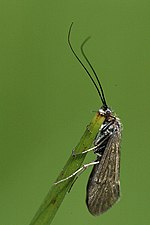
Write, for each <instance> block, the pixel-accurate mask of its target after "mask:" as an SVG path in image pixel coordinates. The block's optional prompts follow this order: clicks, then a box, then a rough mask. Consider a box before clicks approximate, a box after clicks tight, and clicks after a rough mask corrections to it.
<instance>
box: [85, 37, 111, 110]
mask: <svg viewBox="0 0 150 225" xmlns="http://www.w3.org/2000/svg"><path fill="white" fill-rule="evenodd" d="M90 38H91V37H87V38H86V39H85V41H84V42H83V43H82V45H81V52H82V55H83V57H84V58H85V60H86V61H87V63H88V65H89V66H90V68H91V70H92V71H93V73H94V75H95V78H96V80H97V82H98V84H99V87H100V90H101V94H102V98H103V101H102V102H103V104H104V107H106V108H108V107H107V103H106V99H105V95H104V91H103V88H102V85H101V82H100V80H99V78H98V76H97V74H96V72H95V69H94V68H93V66H92V64H91V63H90V61H89V59H88V58H87V56H86V54H85V52H84V48H83V47H84V45H85V44H86V42H87V41H88V40H89V39H90Z"/></svg>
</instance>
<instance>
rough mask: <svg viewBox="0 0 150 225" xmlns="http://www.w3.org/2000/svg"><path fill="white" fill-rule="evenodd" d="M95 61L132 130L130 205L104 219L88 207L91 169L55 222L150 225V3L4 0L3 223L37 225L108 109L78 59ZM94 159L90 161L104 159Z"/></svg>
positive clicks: (125, 159)
mask: <svg viewBox="0 0 150 225" xmlns="http://www.w3.org/2000/svg"><path fill="white" fill-rule="evenodd" d="M72 21H74V27H73V30H72V42H73V45H74V47H75V49H76V51H77V52H78V53H79V55H80V49H79V47H80V44H81V43H82V42H83V40H84V39H85V38H86V37H87V36H89V35H91V36H92V39H91V40H90V41H89V42H88V43H87V45H86V53H87V55H88V56H89V58H90V60H91V62H92V64H93V65H94V66H95V68H96V70H97V73H98V74H99V77H100V78H101V80H102V84H103V87H104V90H105V94H106V98H107V101H108V104H109V105H110V106H111V107H112V109H113V110H114V111H115V112H116V113H117V115H119V117H120V118H121V121H122V123H123V127H124V129H123V136H122V146H121V190H122V192H121V200H120V201H119V203H118V204H116V205H115V206H114V207H113V208H112V209H111V210H110V211H108V212H107V213H106V214H104V215H102V216H100V217H93V216H91V215H90V214H89V212H88V211H87V209H86V205H85V189H86V184H87V180H88V176H89V173H90V169H88V170H87V171H86V172H85V173H84V174H82V176H80V178H79V179H78V181H77V182H76V183H75V185H74V186H73V188H72V190H71V192H70V193H69V194H67V195H66V198H65V200H64V201H63V204H62V205H61V207H60V209H59V211H58V213H57V214H56V217H55V219H54V221H53V224H56V225H62V221H63V224H68V225H69V224H70V222H71V224H72V225H73V224H79V225H80V224H82V225H97V224H103V225H109V224H117V225H120V224H121V225H141V224H142V225H143V224H144V225H148V224H149V221H150V213H149V202H150V179H149V176H150V175H149V174H150V172H149V171H150V142H149V123H150V119H149V114H150V105H149V97H150V94H149V84H150V76H149V74H150V63H149V61H150V60H149V59H150V1H148V0H143V1H140V0H136V1H135V0H113V1H111V0H105V1H101V0H93V1H85V0H76V1H72V0H70V1H69V0H66V1H61V0H59V1H58V0H55V1H48V0H44V1H39V0H26V1H23V0H22V1H21V0H11V1H9V0H1V1H0V224H3V225H28V224H29V222H30V221H31V219H32V218H33V216H34V214H35V212H36V211H37V209H38V208H39V206H40V204H41V202H42V201H43V198H44V197H45V195H46V194H47V192H48V190H49V188H50V186H51V185H52V183H53V182H54V180H55V178H56V177H57V175H58V173H59V172H60V170H61V169H62V167H63V165H64V164H65V162H66V160H67V159H68V157H69V156H70V154H71V151H72V149H73V148H74V147H75V146H76V144H77V143H78V142H79V140H80V137H81V136H82V134H83V132H84V130H85V127H86V125H87V124H88V123H89V122H90V120H91V118H92V117H93V116H94V112H93V111H96V110H97V109H99V107H100V106H101V103H100V101H99V98H98V95H97V93H96V90H95V89H94V87H93V86H92V84H91V82H90V80H89V78H88V77H87V76H86V74H85V72H84V71H83V69H82V68H81V66H80V65H79V64H78V62H77V61H76V60H75V59H74V57H73V55H72V53H71V52H70V49H69V47H68V44H67V33H68V28H69V26H70V24H71V22H72ZM94 159H95V156H94V154H93V153H89V155H88V156H87V158H86V160H85V161H86V162H90V161H91V160H94Z"/></svg>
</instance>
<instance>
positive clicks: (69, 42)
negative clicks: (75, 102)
mask: <svg viewBox="0 0 150 225" xmlns="http://www.w3.org/2000/svg"><path fill="white" fill-rule="evenodd" d="M72 26H73V22H72V23H71V25H70V28H69V32H68V44H69V47H70V49H71V51H72V53H73V54H74V56H75V57H76V59H77V60H78V62H79V63H80V64H81V66H82V67H83V69H84V70H85V71H86V73H87V74H88V76H89V77H90V79H91V80H92V83H93V84H94V86H95V88H96V90H97V92H98V94H99V96H100V99H101V101H102V103H103V105H104V106H106V105H105V104H104V103H105V102H104V100H103V97H102V95H101V93H100V90H99V89H98V87H97V84H96V83H95V81H94V79H93V77H92V76H91V74H90V72H89V71H88V69H87V68H86V67H85V65H84V64H83V63H82V61H81V59H80V58H79V57H78V55H77V54H76V52H75V51H74V49H73V47H72V44H71V41H70V36H71V29H72Z"/></svg>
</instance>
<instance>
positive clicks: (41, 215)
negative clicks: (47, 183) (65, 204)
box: [30, 113, 105, 225]
mask: <svg viewBox="0 0 150 225" xmlns="http://www.w3.org/2000/svg"><path fill="white" fill-rule="evenodd" d="M104 119H105V118H104V117H103V116H101V115H100V114H99V113H96V115H95V116H94V118H93V119H92V121H91V122H90V124H89V125H88V126H87V128H86V130H85V132H84V134H83V136H82V138H81V140H80V142H79V144H78V145H77V146H76V148H75V153H81V152H82V151H84V150H86V149H88V148H90V147H91V145H92V144H93V141H94V139H95V137H96V134H97V133H98V130H99V128H100V126H101V125H102V123H103V122H104ZM85 156H86V154H79V155H76V156H72V154H71V156H70V158H69V159H68V161H67V163H66V165H65V166H64V168H63V170H62V171H61V172H60V174H59V176H58V178H57V179H56V181H59V180H62V179H63V178H66V177H68V176H69V175H71V174H72V173H73V172H75V171H76V170H78V169H79V168H80V167H81V166H82V163H83V161H84V159H85ZM73 182H74V177H72V178H70V179H68V180H66V181H64V182H62V183H59V184H57V185H52V187H51V189H50V190H49V193H48V194H47V196H46V198H45V200H44V202H43V203H42V205H41V206H40V208H39V210H38V211H37V213H36V214H35V216H34V218H33V220H32V221H31V223H30V225H49V224H51V222H52V220H53V218H54V216H55V214H56V212H57V210H58V208H59V206H60V204H61V203H62V201H63V199H64V197H65V194H66V193H67V191H68V190H69V189H70V187H71V185H72V184H73Z"/></svg>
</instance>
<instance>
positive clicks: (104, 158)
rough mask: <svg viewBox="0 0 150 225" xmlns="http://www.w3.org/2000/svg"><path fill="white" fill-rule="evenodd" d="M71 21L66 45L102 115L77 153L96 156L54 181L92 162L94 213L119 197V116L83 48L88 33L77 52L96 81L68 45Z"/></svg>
mask: <svg viewBox="0 0 150 225" xmlns="http://www.w3.org/2000/svg"><path fill="white" fill-rule="evenodd" d="M72 25H73V23H72V24H71V26H70V29H69V33H68V43H69V46H70V48H71V51H72V52H73V54H74V56H75V57H76V59H77V60H78V61H79V63H80V64H81V66H82V67H83V68H84V70H85V71H86V73H87V75H88V76H89V77H90V79H91V81H92V83H93V84H94V86H95V88H96V90H97V92H98V95H99V97H100V100H101V102H102V107H101V108H100V109H99V113H100V114H101V115H102V116H104V117H105V120H104V123H103V124H102V126H101V128H100V129H99V132H98V134H97V136H96V138H95V140H94V143H93V144H94V147H92V148H91V149H88V150H85V151H84V152H82V153H81V154H84V153H87V152H89V151H94V153H95V154H96V156H97V158H96V160H95V161H94V162H91V163H89V164H86V165H84V166H83V167H82V168H80V169H79V170H77V171H75V173H74V174H72V175H70V176H69V177H67V178H65V179H63V180H61V181H58V182H57V183H60V182H62V181H64V180H66V179H69V178H70V177H73V176H75V175H76V174H78V173H79V172H81V171H83V170H85V169H86V168H87V167H89V166H91V165H93V169H92V172H91V174H90V177H89V180H88V184H87V190H86V204H87V208H88V210H89V212H90V213H91V214H92V215H95V216H96V215H100V214H102V213H104V212H106V211H107V210H108V209H109V208H111V206H112V205H113V204H114V203H115V202H116V201H117V200H118V199H119V197H120V140H121V130H122V126H121V123H120V120H119V118H118V117H116V116H115V115H114V114H113V112H112V111H111V109H110V108H109V107H108V105H107V102H106V98H105V95H104V91H103V88H102V85H101V82H100V80H99V78H98V76H97V74H96V72H95V70H94V68H93V66H92V65H91V63H90V61H89V60H88V58H87V56H86V54H85V52H84V45H85V43H86V42H87V41H88V40H89V37H88V38H87V39H86V40H85V41H84V42H83V43H82V45H81V53H82V55H83V57H84V59H85V61H86V62H87V64H88V65H89V67H90V69H91V70H92V72H93V74H94V78H95V79H96V82H97V84H96V82H95V80H94V78H93V77H92V75H91V74H90V72H89V70H88V69H87V68H86V67H85V65H84V64H83V63H82V61H81V60H80V58H79V57H78V55H77V54H76V52H75V51H74V49H73V47H72V44H71V41H70V34H71V28H72Z"/></svg>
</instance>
